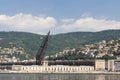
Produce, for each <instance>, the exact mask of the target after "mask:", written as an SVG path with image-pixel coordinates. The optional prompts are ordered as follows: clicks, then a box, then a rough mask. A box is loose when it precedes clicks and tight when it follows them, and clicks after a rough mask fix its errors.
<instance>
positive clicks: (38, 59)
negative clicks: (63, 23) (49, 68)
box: [36, 31, 50, 65]
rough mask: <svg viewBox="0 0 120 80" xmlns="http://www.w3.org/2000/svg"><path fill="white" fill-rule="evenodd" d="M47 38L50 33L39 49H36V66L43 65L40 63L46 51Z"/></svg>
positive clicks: (47, 36)
mask: <svg viewBox="0 0 120 80" xmlns="http://www.w3.org/2000/svg"><path fill="white" fill-rule="evenodd" d="M49 36H50V31H49V32H48V34H47V35H46V36H45V38H44V40H43V42H42V44H41V46H40V48H39V49H38V52H37V54H36V65H42V64H43V63H42V62H43V60H44V56H45V51H46V48H47V44H48V39H49Z"/></svg>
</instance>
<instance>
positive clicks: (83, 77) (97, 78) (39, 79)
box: [0, 74, 120, 80]
mask: <svg viewBox="0 0 120 80" xmlns="http://www.w3.org/2000/svg"><path fill="white" fill-rule="evenodd" d="M0 80H120V75H116V74H115V75H110V74H0Z"/></svg>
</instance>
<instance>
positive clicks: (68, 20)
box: [61, 18, 74, 23]
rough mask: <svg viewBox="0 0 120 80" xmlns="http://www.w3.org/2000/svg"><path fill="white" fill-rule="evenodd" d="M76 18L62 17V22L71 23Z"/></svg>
mask: <svg viewBox="0 0 120 80" xmlns="http://www.w3.org/2000/svg"><path fill="white" fill-rule="evenodd" d="M73 21H74V19H73V18H70V19H62V20H61V22H62V23H69V22H73Z"/></svg>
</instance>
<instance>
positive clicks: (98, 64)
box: [95, 60, 105, 70]
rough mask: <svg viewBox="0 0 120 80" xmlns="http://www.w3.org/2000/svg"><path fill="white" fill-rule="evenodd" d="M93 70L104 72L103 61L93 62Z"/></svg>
mask: <svg viewBox="0 0 120 80" xmlns="http://www.w3.org/2000/svg"><path fill="white" fill-rule="evenodd" d="M95 70H105V60H95Z"/></svg>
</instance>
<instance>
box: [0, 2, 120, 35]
mask: <svg viewBox="0 0 120 80" xmlns="http://www.w3.org/2000/svg"><path fill="white" fill-rule="evenodd" d="M119 4H120V0H0V31H24V32H32V33H40V34H45V33H46V32H47V31H49V30H51V31H52V33H53V34H56V33H66V32H75V31H92V32H95V31H101V30H107V29H120V16H119V14H120V10H119V8H120V5H119Z"/></svg>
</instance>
